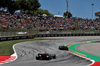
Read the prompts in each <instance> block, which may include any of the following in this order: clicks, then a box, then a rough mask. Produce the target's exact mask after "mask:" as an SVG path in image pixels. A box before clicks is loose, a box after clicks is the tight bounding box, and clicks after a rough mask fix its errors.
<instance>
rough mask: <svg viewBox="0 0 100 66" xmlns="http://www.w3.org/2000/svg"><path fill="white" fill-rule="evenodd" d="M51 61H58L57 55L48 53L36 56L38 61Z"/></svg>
mask: <svg viewBox="0 0 100 66" xmlns="http://www.w3.org/2000/svg"><path fill="white" fill-rule="evenodd" d="M51 59H56V55H55V54H48V53H44V54H43V53H38V55H37V56H36V60H51Z"/></svg>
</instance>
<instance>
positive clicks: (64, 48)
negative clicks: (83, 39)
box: [59, 45, 68, 51]
mask: <svg viewBox="0 0 100 66" xmlns="http://www.w3.org/2000/svg"><path fill="white" fill-rule="evenodd" d="M59 50H67V51H68V47H67V46H66V45H63V46H59Z"/></svg>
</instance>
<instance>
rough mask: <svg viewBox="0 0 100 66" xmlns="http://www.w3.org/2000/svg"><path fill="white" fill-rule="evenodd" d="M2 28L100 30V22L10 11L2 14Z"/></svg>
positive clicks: (0, 22) (0, 20) (0, 23)
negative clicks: (12, 13)
mask: <svg viewBox="0 0 100 66" xmlns="http://www.w3.org/2000/svg"><path fill="white" fill-rule="evenodd" d="M0 28H1V29H0V30H12V29H14V30H15V29H18V30H23V29H27V30H40V31H52V30H56V31H59V30H100V22H99V21H98V20H96V19H95V20H92V19H82V18H58V17H51V16H33V15H30V14H14V15H11V14H9V13H6V14H1V15H0Z"/></svg>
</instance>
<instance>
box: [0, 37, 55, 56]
mask: <svg viewBox="0 0 100 66" xmlns="http://www.w3.org/2000/svg"><path fill="white" fill-rule="evenodd" d="M36 40H54V39H45V38H34V39H21V40H11V41H1V42H0V56H10V55H12V54H13V53H14V51H13V48H12V46H13V45H14V44H16V43H20V42H27V41H36ZM55 40H56V39H55Z"/></svg>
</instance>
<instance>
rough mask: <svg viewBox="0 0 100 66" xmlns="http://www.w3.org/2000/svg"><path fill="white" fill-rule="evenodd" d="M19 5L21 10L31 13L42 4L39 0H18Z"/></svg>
mask: <svg viewBox="0 0 100 66" xmlns="http://www.w3.org/2000/svg"><path fill="white" fill-rule="evenodd" d="M16 2H17V5H19V8H20V10H24V13H25V11H26V10H28V12H29V13H30V11H35V10H37V9H38V8H39V7H40V6H41V5H40V3H39V2H38V0H17V1H16Z"/></svg>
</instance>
